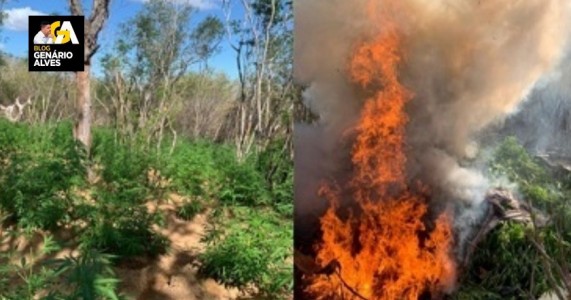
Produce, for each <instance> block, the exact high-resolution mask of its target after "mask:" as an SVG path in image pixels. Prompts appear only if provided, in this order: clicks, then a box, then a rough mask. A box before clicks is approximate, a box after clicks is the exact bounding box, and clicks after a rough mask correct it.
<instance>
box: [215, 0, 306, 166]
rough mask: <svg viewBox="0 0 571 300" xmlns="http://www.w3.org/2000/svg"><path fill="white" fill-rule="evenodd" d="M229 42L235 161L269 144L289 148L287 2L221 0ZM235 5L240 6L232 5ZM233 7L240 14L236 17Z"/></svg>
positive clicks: (291, 98) (293, 93) (290, 82)
mask: <svg viewBox="0 0 571 300" xmlns="http://www.w3.org/2000/svg"><path fill="white" fill-rule="evenodd" d="M223 3H224V8H225V11H226V24H227V26H226V27H227V34H228V40H229V42H230V44H231V47H232V48H233V49H234V51H236V63H237V67H238V76H239V80H240V85H241V91H240V97H239V105H238V108H237V110H236V112H235V116H234V119H233V120H231V121H230V122H231V124H229V127H231V128H235V137H236V138H235V143H236V149H237V154H238V156H239V157H245V156H246V155H247V154H248V153H249V152H250V151H251V150H252V149H253V148H254V147H253V146H257V147H255V148H258V149H263V148H265V147H266V146H267V145H268V144H269V143H270V142H271V141H272V140H273V139H282V138H283V139H285V140H286V144H290V145H291V128H292V120H293V118H292V116H291V114H292V111H293V103H294V100H295V98H296V97H298V95H299V93H297V92H296V89H297V88H296V86H295V85H294V84H293V79H292V53H293V51H292V48H293V47H292V44H293V43H292V41H293V36H292V32H293V30H292V29H293V28H292V27H293V14H292V5H293V4H292V1H291V0H240V1H231V0H224V1H223ZM236 3H238V4H236ZM234 5H239V6H241V8H240V10H241V11H244V15H241V16H238V17H237V18H234V17H232V16H231V13H232V12H234V11H236V9H233V6H234Z"/></svg>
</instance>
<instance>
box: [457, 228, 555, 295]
mask: <svg viewBox="0 0 571 300" xmlns="http://www.w3.org/2000/svg"><path fill="white" fill-rule="evenodd" d="M527 230H529V229H528V228H526V225H522V224H520V223H511V222H510V223H504V224H502V225H501V226H500V227H499V228H497V229H495V230H494V231H493V232H492V233H490V234H489V235H488V237H487V238H486V240H484V241H483V242H482V243H481V244H480V245H478V250H477V251H476V252H475V255H474V257H473V260H472V261H471V262H470V266H469V268H468V269H469V274H467V275H466V276H468V277H469V281H468V282H469V283H468V284H467V285H464V284H461V285H460V291H459V293H460V294H463V293H467V292H469V294H470V295H472V293H474V292H476V294H477V293H478V290H479V291H480V292H483V291H485V295H488V296H489V295H492V294H493V295H495V296H493V297H491V298H489V299H523V298H529V295H530V294H531V295H533V297H532V298H533V299H537V298H539V296H540V295H541V294H543V293H544V292H546V291H547V289H548V282H547V279H546V277H545V273H544V272H545V271H544V269H543V266H542V265H541V263H540V261H539V257H538V253H537V251H536V249H535V248H534V247H533V245H532V244H531V242H530V241H529V239H528V236H527V233H526V231H527ZM458 299H462V298H458Z"/></svg>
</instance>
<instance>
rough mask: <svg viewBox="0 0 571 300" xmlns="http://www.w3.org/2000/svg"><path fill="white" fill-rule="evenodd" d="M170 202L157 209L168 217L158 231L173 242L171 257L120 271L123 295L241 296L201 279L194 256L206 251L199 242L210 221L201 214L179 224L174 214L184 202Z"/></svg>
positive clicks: (171, 298) (172, 299) (170, 298)
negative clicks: (180, 203)
mask: <svg viewBox="0 0 571 300" xmlns="http://www.w3.org/2000/svg"><path fill="white" fill-rule="evenodd" d="M171 199H172V200H173V201H169V202H170V203H168V204H160V205H158V208H159V209H160V210H161V211H163V212H165V213H166V217H167V222H166V226H165V227H164V228H157V230H158V231H159V232H161V233H162V234H164V235H165V236H167V237H168V238H169V240H170V242H171V249H170V251H169V253H167V254H165V255H162V256H160V257H159V258H158V259H156V260H154V261H152V262H142V263H141V264H139V265H137V264H134V266H123V267H121V268H117V269H116V271H117V274H118V275H119V277H120V278H121V279H122V280H123V282H122V284H121V291H122V292H123V293H124V294H125V295H127V296H129V297H130V298H131V297H132V298H133V299H138V300H139V299H140V300H147V299H148V300H153V299H157V300H159V299H165V300H178V299H181V300H182V299H184V300H186V299H188V300H193V299H205V300H208V299H237V298H238V297H239V296H240V293H239V291H238V290H237V289H228V288H225V287H224V286H222V285H220V284H218V283H216V282H215V281H214V280H213V279H204V278H198V276H197V267H196V266H195V265H194V264H193V261H194V255H196V254H197V253H199V252H200V251H201V250H203V249H204V245H203V244H201V243H200V239H201V237H202V235H203V234H204V229H205V225H206V224H207V217H206V215H205V214H201V215H197V216H196V217H195V218H194V219H193V220H191V221H184V220H180V219H178V218H176V217H175V212H176V204H178V203H177V202H179V201H180V200H181V199H180V198H179V197H176V196H174V197H171ZM148 206H149V209H151V210H154V209H156V208H157V204H156V203H149V204H148Z"/></svg>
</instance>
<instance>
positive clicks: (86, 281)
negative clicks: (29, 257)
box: [47, 250, 119, 300]
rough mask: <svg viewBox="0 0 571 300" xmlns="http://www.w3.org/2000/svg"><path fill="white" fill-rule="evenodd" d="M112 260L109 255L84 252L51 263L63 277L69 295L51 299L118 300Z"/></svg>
mask: <svg viewBox="0 0 571 300" xmlns="http://www.w3.org/2000/svg"><path fill="white" fill-rule="evenodd" d="M112 258H113V257H112V256H110V255H105V254H102V253H99V252H97V251H93V250H86V251H85V252H83V253H82V255H80V256H79V257H74V256H68V257H66V258H65V259H60V260H55V261H52V263H53V264H54V265H55V266H57V273H59V274H63V275H64V278H65V280H66V285H67V286H68V287H70V288H71V293H69V294H67V293H65V296H64V297H61V296H60V297H57V296H56V295H55V293H54V294H52V295H51V297H52V298H53V299H58V298H64V299H84V300H96V299H109V300H117V299H119V297H118V295H117V292H116V290H117V285H118V283H119V280H118V279H117V278H115V272H114V271H113V269H112V268H111V261H112ZM47 298H48V299H49V298H50V296H48V297H47Z"/></svg>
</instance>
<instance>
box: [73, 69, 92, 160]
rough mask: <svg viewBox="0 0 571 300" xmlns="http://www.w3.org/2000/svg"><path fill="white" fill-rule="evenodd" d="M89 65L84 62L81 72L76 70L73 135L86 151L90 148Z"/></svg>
mask: <svg viewBox="0 0 571 300" xmlns="http://www.w3.org/2000/svg"><path fill="white" fill-rule="evenodd" d="M89 71H90V66H89V65H88V64H86V65H85V66H84V70H83V72H77V74H76V80H77V103H76V109H77V116H76V121H75V122H76V123H75V130H74V137H75V139H76V140H79V141H80V142H81V143H82V144H83V146H85V149H86V150H87V153H89V151H90V149H91V93H90V74H89Z"/></svg>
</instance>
